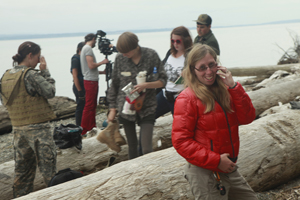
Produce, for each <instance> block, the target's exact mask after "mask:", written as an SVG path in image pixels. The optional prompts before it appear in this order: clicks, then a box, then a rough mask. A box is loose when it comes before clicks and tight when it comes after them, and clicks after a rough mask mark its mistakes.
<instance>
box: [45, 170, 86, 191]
mask: <svg viewBox="0 0 300 200" xmlns="http://www.w3.org/2000/svg"><path fill="white" fill-rule="evenodd" d="M82 176H83V175H82V173H81V172H77V171H74V170H71V169H70V168H66V169H63V170H60V171H59V172H58V173H56V174H55V175H54V176H53V177H52V179H51V180H50V182H49V184H48V187H51V186H54V185H58V184H61V183H64V182H67V181H71V180H73V179H76V178H80V177H82Z"/></svg>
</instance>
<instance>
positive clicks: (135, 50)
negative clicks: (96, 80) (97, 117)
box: [107, 32, 167, 159]
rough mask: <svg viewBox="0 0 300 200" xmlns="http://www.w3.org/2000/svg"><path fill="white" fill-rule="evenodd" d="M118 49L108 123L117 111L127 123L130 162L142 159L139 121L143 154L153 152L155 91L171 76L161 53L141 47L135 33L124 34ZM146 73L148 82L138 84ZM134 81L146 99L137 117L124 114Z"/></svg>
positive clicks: (120, 117)
mask: <svg viewBox="0 0 300 200" xmlns="http://www.w3.org/2000/svg"><path fill="white" fill-rule="evenodd" d="M117 50H118V51H119V52H120V53H119V54H118V55H117V56H116V59H115V64H114V69H113V73H112V82H111V86H110V88H109V90H108V96H107V100H108V103H109V115H108V119H107V121H108V122H110V121H112V120H114V118H115V116H116V114H117V112H118V113H119V122H120V124H123V126H124V130H125V134H126V137H127V141H128V146H129V149H128V150H129V153H128V155H129V159H133V158H135V157H138V156H139V153H138V148H137V147H138V141H137V135H136V130H135V123H136V122H137V123H138V125H139V126H140V127H141V128H140V138H139V139H140V140H139V145H140V155H142V154H146V153H149V152H152V135H153V126H154V122H155V111H156V105H157V103H156V92H155V88H161V87H164V86H165V85H166V82H167V75H166V72H165V70H164V67H163V64H162V62H161V60H160V58H159V56H158V54H157V53H156V52H155V51H154V50H152V49H149V48H145V47H140V46H139V45H138V38H137V36H136V35H135V34H134V33H131V32H125V33H123V34H121V35H120V37H119V39H118V42H117ZM141 71H146V72H147V77H146V82H145V83H140V84H137V81H136V76H137V74H138V73H139V72H141ZM130 82H132V84H133V85H134V88H135V89H134V90H133V91H132V93H134V92H135V91H137V92H138V93H140V94H142V91H144V89H146V92H145V93H144V95H145V98H144V101H143V104H142V108H141V109H140V110H139V111H136V114H134V115H129V114H124V113H123V112H122V110H123V106H124V103H125V101H126V100H125V98H126V94H125V93H124V92H123V91H122V88H124V87H125V86H126V85H127V84H129V83H130Z"/></svg>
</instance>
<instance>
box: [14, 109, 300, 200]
mask: <svg viewBox="0 0 300 200" xmlns="http://www.w3.org/2000/svg"><path fill="white" fill-rule="evenodd" d="M299 118H300V111H299V110H291V109H282V110H281V112H279V113H275V114H272V115H267V116H265V117H263V118H260V119H258V120H256V121H254V122H253V123H252V124H250V125H246V126H241V127H240V140H241V150H240V157H239V160H238V166H239V170H240V172H241V174H242V175H243V176H244V177H245V178H246V180H247V181H248V183H249V184H250V185H251V187H252V188H253V189H254V190H255V191H263V190H267V189H269V188H273V187H275V186H277V185H280V184H283V183H285V182H286V181H287V180H289V179H291V178H294V177H296V176H298V175H300V159H299V158H300V145H299V143H300V135H299V134H298V133H299V132H300V123H299V120H297V119H299ZM185 164H186V161H185V160H184V159H183V158H182V157H181V156H179V155H178V154H177V152H176V151H175V150H174V148H173V147H171V148H168V149H165V150H161V151H157V152H153V153H150V154H147V155H145V156H142V157H139V158H136V159H133V160H129V161H123V162H121V163H118V164H116V165H113V166H112V167H109V168H106V169H104V170H102V171H99V172H97V173H94V174H90V175H88V176H85V177H83V178H79V179H76V180H73V181H70V182H67V183H63V184H61V185H57V186H55V187H50V188H47V189H44V190H41V191H37V192H34V193H31V194H29V195H26V196H24V197H21V198H20V200H21V199H23V200H27V199H28V200H29V199H30V200H32V199H193V196H192V194H191V192H190V189H189V184H188V183H187V181H186V180H185V179H184V177H183V171H182V168H183V166H184V165H185Z"/></svg>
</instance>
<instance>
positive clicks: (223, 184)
mask: <svg viewBox="0 0 300 200" xmlns="http://www.w3.org/2000/svg"><path fill="white" fill-rule="evenodd" d="M183 78H184V81H185V86H187V88H186V89H185V90H183V91H182V92H181V93H180V95H179V96H178V97H177V99H176V102H175V108H174V120H173V126H172V143H173V146H174V148H175V149H176V151H177V152H178V153H179V154H180V155H181V156H182V157H184V158H185V159H186V161H187V164H186V166H185V167H184V172H185V178H186V179H187V180H188V182H189V183H190V186H191V190H192V193H193V194H194V196H195V199H221V200H223V199H224V200H225V199H232V200H233V199H248V200H250V199H257V198H256V194H255V193H254V191H253V190H252V189H251V187H250V186H249V185H248V183H247V182H246V180H245V179H244V178H243V177H242V176H241V174H240V173H239V172H238V170H237V168H238V167H237V165H236V162H237V159H238V153H239V146H240V142H239V133H238V128H239V125H243V124H249V123H251V122H252V121H253V120H254V119H255V108H254V107H253V105H252V102H251V99H250V98H249V96H248V95H247V93H246V92H245V90H244V89H243V87H242V85H241V84H240V83H238V82H234V80H233V78H232V75H231V72H230V71H228V69H227V68H226V67H223V66H218V63H217V54H216V53H215V51H214V50H213V49H212V48H211V47H209V46H208V45H201V44H196V45H194V47H193V49H192V50H191V51H190V52H189V54H188V56H187V64H186V67H185V69H184V70H183Z"/></svg>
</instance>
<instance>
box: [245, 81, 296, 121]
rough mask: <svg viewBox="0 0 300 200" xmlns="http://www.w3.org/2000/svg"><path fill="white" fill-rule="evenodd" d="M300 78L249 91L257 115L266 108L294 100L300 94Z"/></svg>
mask: <svg viewBox="0 0 300 200" xmlns="http://www.w3.org/2000/svg"><path fill="white" fill-rule="evenodd" d="M299 86H300V78H298V79H296V80H292V81H287V82H283V83H278V84H276V85H272V86H269V87H267V88H261V89H259V90H256V91H252V92H248V95H249V97H250V98H251V100H252V103H253V106H254V107H255V110H256V116H258V115H260V114H261V113H262V112H264V111H265V110H267V109H269V108H271V107H273V106H276V105H278V103H279V102H281V103H282V104H285V103H288V102H290V101H293V100H294V99H295V98H296V97H297V96H299V95H300V87H299Z"/></svg>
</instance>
